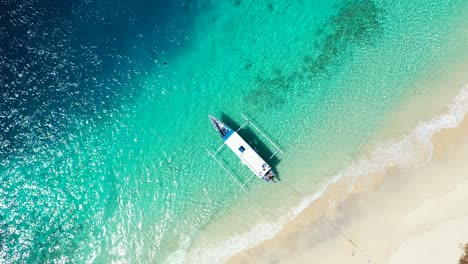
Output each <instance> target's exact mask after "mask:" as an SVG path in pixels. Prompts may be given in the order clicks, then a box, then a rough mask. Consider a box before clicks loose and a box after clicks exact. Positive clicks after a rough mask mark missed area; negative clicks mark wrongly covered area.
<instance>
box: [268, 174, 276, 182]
mask: <svg viewBox="0 0 468 264" xmlns="http://www.w3.org/2000/svg"><path fill="white" fill-rule="evenodd" d="M274 178H275V176H274V175H273V173H270V174H268V179H269V180H272V181H273V182H274V183H276V182H275V179H274Z"/></svg>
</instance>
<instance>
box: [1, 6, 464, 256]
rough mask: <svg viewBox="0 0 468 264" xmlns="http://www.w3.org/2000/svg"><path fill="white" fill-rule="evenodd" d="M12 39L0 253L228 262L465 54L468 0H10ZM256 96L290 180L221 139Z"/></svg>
mask: <svg viewBox="0 0 468 264" xmlns="http://www.w3.org/2000/svg"><path fill="white" fill-rule="evenodd" d="M0 40H1V41H0V43H1V46H0V97H1V101H0V180H1V184H0V262H2V263H18V262H20V263H54V262H76V263H85V262H96V263H111V262H112V263H113V262H115V263H134V262H142V263H161V262H164V261H166V262H171V263H172V262H214V263H216V262H218V261H220V260H223V259H225V257H226V256H228V255H229V254H232V253H233V252H237V251H239V250H242V249H243V248H245V247H247V246H249V245H253V244H255V243H257V242H258V241H253V240H256V239H257V240H258V239H261V238H262V237H265V232H266V233H268V232H271V233H274V232H275V230H273V229H275V228H271V229H272V230H268V227H269V225H264V222H265V221H266V222H268V223H275V221H277V219H280V218H281V217H280V216H281V215H284V214H285V213H286V212H287V211H288V208H289V207H290V206H294V205H295V204H297V203H298V201H299V200H300V199H301V198H303V197H298V195H297V194H295V195H293V192H292V191H291V188H290V187H291V186H292V187H294V188H295V189H297V190H300V192H301V193H303V194H304V195H311V194H313V193H314V192H316V191H317V190H318V188H319V187H320V186H321V184H322V183H323V182H325V181H326V180H327V179H330V177H331V176H332V175H335V174H336V172H338V171H340V170H341V169H342V168H343V167H344V166H345V165H346V164H347V163H349V162H350V161H351V160H353V158H354V157H355V155H356V152H358V150H359V148H360V146H361V145H362V144H363V143H365V142H367V140H368V139H369V138H372V137H373V136H374V132H375V131H376V129H378V128H379V127H381V126H382V125H383V124H384V123H385V121H386V120H387V119H388V118H389V117H390V116H391V115H392V112H393V111H396V110H397V109H398V106H399V103H400V102H401V101H402V100H403V99H404V98H405V97H407V96H409V95H412V94H415V93H431V91H430V90H424V89H421V88H420V87H418V89H417V90H416V89H414V85H413V84H414V83H415V82H417V81H418V80H421V79H424V78H426V77H428V76H431V75H434V74H438V73H440V72H441V71H442V70H441V69H443V68H444V67H445V66H446V65H449V64H454V63H459V62H463V61H466V59H468V45H467V43H468V2H466V1H464V0H453V1H422V0H421V1H419V0H415V1H372V0H350V1H341V0H332V1H326V2H325V1H316V0H298V1H273V0H272V1H250V0H220V1H190V0H186V1H182V0H174V1H159V0H136V1H121V0H116V1H108V0H102V1H92V0H86V1H84V0H83V1H79V0H78V1H54V0H47V1H40V0H28V1H21V0H18V1H10V0H6V1H2V2H1V3H0ZM241 113H244V114H246V115H248V116H249V117H250V118H252V120H253V121H254V122H255V123H256V124H257V125H258V126H259V127H260V128H261V129H262V130H263V131H265V132H266V134H267V135H268V136H270V137H271V138H272V139H273V140H274V141H275V142H276V143H277V144H278V145H279V146H281V148H282V149H283V150H284V154H282V155H279V156H278V158H276V159H274V160H272V161H271V163H272V164H273V165H274V167H275V171H276V172H277V174H278V175H279V177H280V179H281V181H280V182H279V183H277V184H265V183H263V182H261V181H259V180H256V179H254V180H253V181H252V182H251V183H250V184H249V185H248V187H247V189H248V190H247V192H243V191H242V190H240V189H239V188H238V186H236V185H235V183H234V182H233V181H232V180H230V179H229V177H228V176H227V175H226V174H225V173H224V172H223V170H222V169H221V168H220V167H219V166H218V165H217V164H216V163H215V162H214V161H213V160H211V158H210V157H209V156H208V155H207V153H206V150H205V148H208V149H210V150H214V149H215V148H216V147H217V146H218V145H219V144H220V143H222V142H221V140H220V139H219V137H218V135H217V134H216V132H215V131H214V130H213V128H212V126H211V124H210V122H209V120H208V118H207V115H208V114H212V115H214V116H217V117H219V118H220V119H221V120H223V121H225V122H226V123H227V124H228V125H230V126H231V127H233V128H237V127H239V126H240V125H241V124H242V122H243V119H242V117H241V115H240V114H241ZM242 135H244V136H245V137H246V138H247V139H248V140H249V141H250V142H252V144H253V145H255V146H256V147H257V148H258V149H259V151H260V153H261V154H262V155H263V156H268V155H269V154H271V152H272V151H274V148H273V146H272V145H271V144H269V143H268V142H267V141H266V140H265V139H264V138H262V137H261V135H259V134H258V133H256V132H255V130H253V129H252V127H249V128H248V129H246V130H244V132H243V134H242ZM220 158H221V160H222V161H223V162H225V163H226V164H227V166H228V167H229V168H230V169H231V170H232V171H233V172H235V174H236V175H237V177H238V178H239V180H241V181H244V180H246V179H247V178H249V177H250V172H249V171H248V169H246V168H245V167H244V166H242V164H240V162H239V161H238V160H236V159H235V157H234V155H232V154H231V153H230V152H229V151H222V152H221V153H220ZM259 226H263V227H259ZM270 226H274V224H272V225H270ZM254 227H256V228H259V229H258V230H262V232H263V233H262V234H263V235H259V236H258V237H255V236H249V235H245V234H248V231H249V230H251V229H252V228H254ZM266 236H268V235H266ZM252 243H253V244H252ZM213 245H224V246H223V247H213ZM207 256H209V258H208V257H207Z"/></svg>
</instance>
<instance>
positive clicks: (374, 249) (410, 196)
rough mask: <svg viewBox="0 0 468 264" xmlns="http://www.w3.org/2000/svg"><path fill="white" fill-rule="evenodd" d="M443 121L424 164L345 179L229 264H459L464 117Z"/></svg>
mask: <svg viewBox="0 0 468 264" xmlns="http://www.w3.org/2000/svg"><path fill="white" fill-rule="evenodd" d="M465 88H466V87H465ZM466 90H468V89H466ZM465 99H466V98H465ZM465 107H466V105H464V106H463V107H462V108H461V109H459V110H460V111H461V110H464V111H466V109H464V108H465ZM458 116H459V119H461V118H462V117H463V114H461V115H460V114H459V115H458ZM444 120H445V121H447V122H449V123H450V122H453V123H454V124H456V127H452V128H445V129H442V130H440V131H438V132H435V133H434V134H433V135H432V136H431V137H430V138H431V139H432V144H431V142H429V145H430V146H429V153H432V155H430V154H429V156H428V157H430V160H429V161H427V162H425V163H422V162H421V161H424V160H427V159H426V158H424V157H423V156H424V155H421V156H422V158H421V159H420V160H419V161H416V162H412V163H408V164H406V163H399V162H396V161H394V160H389V161H390V163H392V162H394V163H395V164H394V166H389V168H387V169H385V170H383V171H382V172H379V173H375V172H373V173H369V174H367V175H362V176H360V177H357V178H356V177H349V178H347V177H344V178H343V179H342V180H340V181H338V182H337V183H335V184H333V185H331V186H329V188H328V189H327V191H326V192H325V193H324V195H322V196H321V198H319V200H317V201H316V202H315V203H314V204H313V205H312V206H310V208H308V209H307V210H305V211H304V212H303V213H302V214H300V215H299V216H298V217H297V218H295V219H294V220H292V221H291V222H290V223H288V224H287V225H286V226H285V228H284V229H283V230H282V231H281V232H280V233H279V234H278V235H276V236H275V237H274V238H272V239H270V240H267V241H264V242H263V243H261V244H260V245H258V246H256V247H254V248H252V249H250V250H247V251H244V252H242V253H240V254H238V255H236V256H234V257H233V258H231V259H230V261H229V263H390V264H400V263H458V259H459V258H460V256H461V255H462V254H463V249H462V245H463V244H465V243H468V119H467V118H466V116H465V118H464V119H463V122H461V124H459V122H456V121H455V118H454V119H453V120H451V118H448V119H447V118H446V117H445V118H444ZM445 121H444V122H445ZM431 122H432V123H427V124H426V126H427V127H428V128H431V127H432V126H435V127H436V126H437V125H438V124H440V120H439V121H438V120H437V118H435V119H434V120H432V121H431ZM453 126H455V125H453ZM449 127H450V126H449ZM434 129H435V131H437V130H439V129H436V128H434ZM419 132H420V131H419ZM419 132H418V129H416V130H414V131H413V134H418V133H419ZM431 134H432V133H431ZM432 146H433V149H432V151H431V149H430V148H431V147H432ZM398 147H401V148H404V147H405V146H404V144H402V145H398ZM427 147H428V146H425V147H424V148H421V149H414V148H413V149H412V153H410V154H411V155H416V154H420V153H419V151H420V152H421V153H426V154H427V151H428V149H427ZM403 152H407V150H406V151H405V149H403ZM382 153H383V154H382V155H381V156H382V158H383V159H385V158H386V156H385V155H386V152H382ZM392 155H393V156H392ZM392 155H389V157H393V159H395V156H394V154H392ZM402 156H404V155H403V154H402ZM398 158H399V157H396V159H398ZM402 158H406V157H402ZM349 186H353V188H352V190H350V189H349ZM343 193H346V195H343ZM334 205H337V206H334ZM324 211H326V213H325V215H326V218H324V217H322V216H320V215H321V214H322V213H323V212H324ZM327 219H329V220H330V222H331V223H332V224H330V223H329V222H328V220H327ZM334 226H335V227H334ZM338 230H339V231H338ZM340 232H342V233H343V234H340ZM345 236H347V237H349V238H350V239H351V240H352V241H353V243H355V244H356V245H357V247H355V246H353V244H352V243H350V242H349V241H348V240H347V239H346V238H345Z"/></svg>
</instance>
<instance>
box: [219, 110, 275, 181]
mask: <svg viewBox="0 0 468 264" xmlns="http://www.w3.org/2000/svg"><path fill="white" fill-rule="evenodd" d="M220 119H221V122H223V123H225V124H226V125H227V126H229V127H230V128H232V129H233V130H237V129H239V127H240V125H239V124H237V123H236V122H235V121H234V120H232V119H231V118H230V117H229V116H228V115H226V114H225V113H224V112H222V113H221V118H220ZM238 133H239V135H241V136H242V138H244V140H245V141H246V142H247V143H249V144H250V145H251V146H252V148H253V149H255V151H256V152H257V153H258V154H259V155H260V156H261V157H271V156H272V155H273V153H274V152H273V151H272V150H271V148H270V147H268V146H267V145H266V144H265V142H263V141H262V140H261V139H260V138H259V137H258V136H257V135H256V134H255V132H254V131H253V130H252V129H251V128H250V127H248V126H245V127H243V128H242V129H241V130H240V131H239V132H238ZM266 162H268V163H269V164H270V166H271V167H272V168H276V167H277V165H278V164H279V163H280V162H281V160H280V159H279V158H278V156H277V155H275V156H274V157H273V158H271V159H269V160H266ZM274 172H275V174H276V176H275V179H276V180H277V181H281V177H280V173H279V172H278V171H277V170H276V169H275V170H274Z"/></svg>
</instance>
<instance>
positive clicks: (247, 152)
mask: <svg viewBox="0 0 468 264" xmlns="http://www.w3.org/2000/svg"><path fill="white" fill-rule="evenodd" d="M208 117H209V119H210V121H211V124H212V125H213V127H214V128H215V130H216V131H217V132H218V134H219V136H220V137H221V138H222V140H223V141H224V143H223V145H222V146H221V147H220V148H219V149H218V151H216V152H215V154H214V155H213V154H211V152H210V151H208V152H209V153H210V155H211V156H212V157H213V158H215V155H216V154H217V153H218V152H219V150H220V149H221V148H222V147H223V146H224V145H226V146H228V147H229V148H230V149H231V150H232V151H233V152H234V154H236V156H237V157H238V158H239V159H240V160H241V161H242V163H243V164H244V165H246V166H247V167H248V168H249V169H250V170H251V171H252V172H253V173H254V175H255V176H257V177H258V178H260V179H262V180H263V181H265V182H270V181H273V182H275V180H274V178H275V177H276V174H275V173H274V172H273V169H272V168H271V166H270V165H269V164H268V163H267V162H266V161H265V160H264V159H263V158H262V157H260V155H259V154H258V153H257V151H256V150H255V149H254V148H252V146H250V144H248V143H247V142H246V141H245V140H244V139H243V138H242V137H241V136H240V135H239V133H237V132H238V131H239V130H240V129H241V128H243V127H244V126H245V125H246V124H247V123H250V121H249V120H248V119H247V118H246V120H247V122H246V123H245V124H244V125H242V126H241V127H240V128H239V129H238V130H237V131H234V130H233V129H231V128H230V127H229V126H227V125H226V124H224V123H223V122H221V121H220V120H219V119H217V118H215V117H213V116H211V115H208ZM243 117H244V118H245V116H243ZM255 128H256V129H257V127H255ZM262 135H265V134H264V133H263V132H262ZM275 146H276V145H275ZM278 151H279V150H278ZM278 151H277V152H278ZM277 152H275V153H274V154H273V155H272V156H271V157H270V159H271V158H272V157H273V156H274V155H275V154H276V153H277ZM215 160H216V161H217V162H218V163H219V164H220V165H221V166H222V167H223V168H224V169H225V170H226V171H227V169H226V168H225V167H224V166H223V165H222V164H221V163H220V162H219V160H218V159H216V158H215ZM227 172H228V171H227ZM228 173H229V174H230V175H231V176H232V174H231V173H230V172H228ZM232 177H233V176H232ZM233 178H234V177H233ZM249 180H250V179H249ZM236 182H238V181H237V180H236ZM238 184H239V185H240V186H241V187H242V188H243V187H244V185H245V184H243V185H241V184H240V183H239V182H238Z"/></svg>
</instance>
